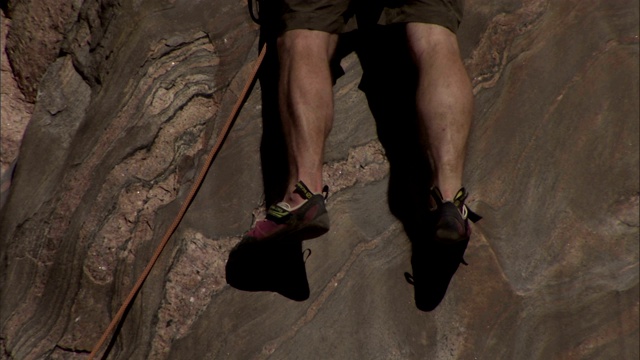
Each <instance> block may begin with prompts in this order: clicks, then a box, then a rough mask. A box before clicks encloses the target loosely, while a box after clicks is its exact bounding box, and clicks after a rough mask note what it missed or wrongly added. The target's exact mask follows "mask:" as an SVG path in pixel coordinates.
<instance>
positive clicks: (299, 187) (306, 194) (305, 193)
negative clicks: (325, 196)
mask: <svg viewBox="0 0 640 360" xmlns="http://www.w3.org/2000/svg"><path fill="white" fill-rule="evenodd" d="M293 192H295V193H297V194H299V195H300V196H302V197H303V198H304V199H306V200H309V199H311V198H312V197H313V193H312V192H311V190H309V188H308V187H307V185H305V184H304V183H303V182H302V180H300V181H298V183H297V184H296V189H295V190H294V191H293Z"/></svg>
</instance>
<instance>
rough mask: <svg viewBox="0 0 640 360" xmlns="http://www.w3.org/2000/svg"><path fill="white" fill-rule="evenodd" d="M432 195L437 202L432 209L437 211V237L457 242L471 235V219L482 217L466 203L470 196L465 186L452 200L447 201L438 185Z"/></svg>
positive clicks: (474, 220)
mask: <svg viewBox="0 0 640 360" xmlns="http://www.w3.org/2000/svg"><path fill="white" fill-rule="evenodd" d="M431 196H432V198H433V201H434V203H435V208H433V209H432V211H433V212H434V213H435V217H436V222H435V224H436V226H435V230H436V231H435V239H436V240H437V241H440V242H442V243H448V244H452V243H457V242H459V241H462V240H465V239H468V238H469V237H470V236H471V227H470V226H469V221H468V220H471V221H473V222H476V221H478V220H480V219H481V218H482V217H480V216H479V215H477V214H476V213H474V212H472V211H471V210H469V209H468V208H467V206H466V205H465V204H464V201H465V199H466V198H467V196H468V193H467V191H466V190H465V189H464V188H461V189H460V190H458V192H457V193H456V195H455V196H454V197H453V200H451V201H445V200H444V199H443V198H442V193H441V192H440V189H438V188H437V187H435V186H434V187H433V188H432V189H431Z"/></svg>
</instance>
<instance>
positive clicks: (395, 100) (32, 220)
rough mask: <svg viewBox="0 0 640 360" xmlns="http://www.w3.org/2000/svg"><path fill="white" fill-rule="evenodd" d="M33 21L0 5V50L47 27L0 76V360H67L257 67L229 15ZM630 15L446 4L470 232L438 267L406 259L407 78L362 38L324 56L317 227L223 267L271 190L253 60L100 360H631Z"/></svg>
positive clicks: (165, 216) (211, 9)
mask: <svg viewBox="0 0 640 360" xmlns="http://www.w3.org/2000/svg"><path fill="white" fill-rule="evenodd" d="M52 4H53V2H42V1H26V0H25V1H15V2H10V3H9V12H8V14H9V17H11V24H10V25H11V27H12V28H11V30H10V32H9V38H10V39H13V40H11V41H13V44H26V43H27V40H28V39H30V36H35V35H33V34H36V33H37V32H36V31H35V30H28V31H27V30H20V29H31V28H33V27H35V28H38V26H44V25H45V24H54V25H55V26H50V25H47V26H49V31H52V32H53V34H54V35H55V34H57V35H55V36H53V35H52V37H46V36H45V37H41V38H40V39H42V42H39V43H38V44H40V45H38V46H41V49H49V50H50V49H54V48H55V49H58V50H56V51H55V52H54V55H55V56H53V57H51V58H50V60H46V61H45V62H34V63H30V62H29V61H27V60H25V58H24V57H22V58H20V57H19V56H18V55H17V54H18V53H20V54H22V55H20V56H27V55H25V54H27V53H28V51H27V49H26V48H25V47H20V46H18V45H13V46H14V49H16V50H15V51H16V53H15V54H14V57H11V56H12V55H11V53H10V57H11V62H12V68H9V67H6V66H5V65H4V64H5V63H4V62H3V74H2V75H3V80H2V84H3V94H2V96H3V98H2V111H3V113H2V117H3V135H2V136H3V138H2V142H3V153H4V151H5V147H4V146H5V145H4V143H5V141H6V140H5V139H7V138H5V135H4V126H5V125H4V124H5V119H4V118H5V114H6V112H5V111H8V110H6V109H7V108H9V107H10V106H12V105H10V104H11V103H10V102H6V101H5V94H6V93H5V90H4V89H5V82H6V81H5V79H7V78H6V77H5V76H7V72H8V71H13V74H14V76H15V77H16V78H17V79H18V83H20V84H22V85H21V86H22V89H24V90H25V93H26V94H27V97H26V99H29V95H28V94H29V91H34V92H33V93H32V94H35V89H36V87H37V91H38V92H37V101H36V104H35V107H34V108H33V111H32V112H33V114H32V116H31V118H30V123H29V126H28V128H27V130H26V132H25V134H24V138H23V139H22V147H21V148H20V155H19V158H18V161H17V165H16V169H15V172H14V173H13V177H12V178H10V179H9V180H8V181H10V184H11V187H10V189H9V196H8V198H7V200H6V203H5V204H4V206H3V207H2V210H1V217H0V219H1V220H0V259H1V260H0V261H1V263H0V266H1V267H2V277H1V280H0V281H1V282H0V287H1V289H2V292H1V295H0V328H1V330H0V347H1V349H0V350H1V351H0V358H7V359H40V358H51V359H82V358H86V357H87V355H88V352H89V350H90V349H91V348H92V346H93V344H95V342H96V341H97V340H98V338H99V337H100V335H101V333H102V331H103V330H104V329H105V328H106V326H107V324H108V322H109V321H110V319H111V317H112V316H113V315H114V313H115V312H116V311H117V308H118V307H119V305H120V304H121V302H122V301H123V299H124V297H125V296H126V294H127V293H128V291H129V289H130V288H131V287H132V285H133V283H134V282H135V279H136V277H137V276H138V274H139V273H140V272H141V271H142V269H143V268H144V266H145V265H146V263H147V261H148V259H149V258H150V257H151V254H152V252H153V250H154V249H155V246H156V245H157V243H158V242H159V240H160V238H161V237H162V235H163V233H164V231H165V229H166V228H167V227H168V226H169V224H170V223H171V221H172V219H173V216H174V215H175V214H176V212H177V211H178V208H179V206H180V202H181V201H182V200H183V199H184V198H185V196H186V194H187V191H188V189H189V187H190V186H191V185H192V182H193V180H194V177H195V175H196V173H197V171H198V169H199V167H200V164H201V163H202V162H203V159H204V156H205V154H206V152H207V151H208V149H210V148H211V146H212V142H213V137H214V135H215V134H217V133H218V132H219V130H220V128H221V125H222V122H223V121H224V120H225V119H226V116H227V115H228V114H229V112H230V110H231V107H232V104H233V102H234V101H235V99H236V98H237V96H238V93H239V91H240V89H241V87H242V86H243V82H244V80H245V79H246V77H247V76H248V72H249V71H250V68H251V65H252V62H253V61H254V59H255V58H256V56H257V51H258V43H259V35H260V33H259V30H258V27H257V26H256V25H254V24H253V23H252V22H251V20H250V18H249V16H248V14H247V8H246V4H245V2H243V1H237V0H222V1H218V2H216V4H215V5H212V3H211V2H208V1H191V0H189V1H187V0H165V1H157V0H121V1H106V0H105V1H99V0H85V1H83V2H80V1H78V2H73V1H67V2H63V1H61V2H60V4H63V5H64V6H58V7H56V6H54V5H52ZM27 5H28V8H29V12H28V14H31V15H28V16H27V15H18V12H17V9H18V7H19V6H27ZM638 5H639V4H638V1H637V0H612V1H607V2H604V1H596V0H588V1H572V0H562V1H548V0H532V1H519V0H500V1H498V0H496V1H490V2H480V1H476V0H467V1H466V20H465V22H464V23H463V28H462V29H461V30H460V34H459V37H460V43H461V48H462V53H463V57H464V58H465V64H466V66H467V68H468V70H469V73H470V75H471V77H472V79H473V86H474V93H475V94H476V117H475V123H474V128H473V133H472V138H471V141H470V144H469V156H468V162H467V164H468V165H467V172H466V185H467V187H468V188H469V190H470V192H471V198H470V201H469V204H470V206H471V208H473V209H475V210H477V211H478V212H479V213H481V214H482V215H483V216H484V219H483V220H482V221H481V222H479V223H478V224H476V225H474V227H473V229H474V235H473V236H472V239H471V241H470V242H469V243H468V245H467V244H463V245H464V246H463V247H458V248H456V249H453V250H452V249H443V248H438V247H437V246H433V245H429V244H428V243H427V244H424V243H422V242H420V240H421V239H422V238H421V235H422V233H421V232H420V230H421V227H423V226H424V224H423V223H421V221H424V220H419V219H423V218H422V217H420V216H418V218H417V219H418V220H416V219H415V218H413V215H414V214H418V215H420V214H424V213H425V212H426V209H425V206H424V199H425V194H424V192H425V191H424V188H425V186H426V185H425V183H426V181H428V176H429V172H428V171H427V170H425V169H426V164H427V162H426V160H425V159H423V158H421V157H419V156H416V153H417V150H416V139H415V138H414V136H415V130H414V128H413V125H412V124H413V123H412V122H411V121H409V119H410V118H411V115H412V114H411V111H410V108H411V106H410V102H411V96H410V92H411V91H410V90H411V84H412V79H413V77H412V72H411V67H410V66H406V63H404V62H403V61H406V58H404V57H403V56H402V55H401V54H402V50H401V49H402V42H401V41H397V39H395V38H394V37H393V36H394V35H397V34H393V33H390V34H386V33H385V34H384V36H382V37H379V38H377V39H376V40H375V41H373V42H370V41H368V40H367V38H366V37H362V38H359V36H360V35H357V36H347V37H345V38H344V39H343V40H344V41H343V44H345V45H344V46H342V45H341V48H340V51H341V52H340V54H341V55H342V56H341V57H342V59H341V65H342V67H343V68H344V70H345V74H344V75H343V76H341V77H340V78H338V79H337V83H336V87H335V95H336V120H335V125H334V129H333V132H332V134H331V136H330V138H329V141H328V147H327V154H326V155H327V156H326V160H327V164H326V166H325V173H324V175H325V180H326V182H327V183H328V184H329V185H330V186H331V193H330V197H329V202H328V208H329V211H330V214H331V215H332V228H331V231H330V232H329V233H328V234H327V235H325V236H323V237H322V238H321V239H318V240H314V241H310V242H305V243H304V244H303V245H302V247H301V246H300V244H291V245H290V246H283V247H280V248H266V249H256V251H255V253H244V254H243V253H237V252H234V253H231V249H232V248H233V246H234V245H235V244H236V243H237V242H238V240H239V239H240V236H241V235H242V233H243V232H244V231H245V230H246V229H248V227H249V226H250V225H251V223H252V222H253V221H254V220H255V218H257V217H260V216H263V212H264V206H265V204H267V203H270V202H272V201H274V199H276V198H277V196H278V191H280V186H281V182H280V180H281V179H282V174H283V171H282V169H283V162H282V151H283V150H282V149H283V148H282V143H281V141H280V139H281V137H280V136H281V135H280V133H279V128H278V125H277V124H278V120H277V116H274V101H273V100H274V87H273V86H274V79H273V74H275V73H277V68H276V67H275V62H274V58H273V56H272V55H270V56H269V57H268V58H267V60H266V62H265V64H264V67H263V72H262V73H261V76H260V81H259V82H258V83H257V84H256V85H255V87H254V89H253V92H252V94H251V96H250V97H249V98H248V100H247V102H246V104H245V106H244V108H243V110H242V113H241V114H240V116H239V117H238V119H237V120H236V123H235V125H234V128H233V130H232V132H231V133H230V135H229V136H228V139H227V142H226V143H225V145H224V147H223V149H222V151H221V153H220V154H219V155H218V156H217V158H216V160H215V163H214V165H213V166H212V168H211V169H210V171H209V173H208V175H207V177H206V179H205V182H204V184H203V185H202V187H201V188H200V190H199V192H198V196H197V197H196V199H195V201H194V203H193V204H192V205H191V207H190V208H189V211H188V212H187V215H186V217H185V219H184V221H183V222H182V223H181V225H180V227H179V229H178V231H177V233H176V234H175V235H174V236H173V238H172V240H171V242H170V243H169V245H168V247H167V248H166V249H165V251H164V253H163V255H162V256H161V257H160V259H159V262H158V264H157V265H156V267H155V268H154V270H153V272H152V273H151V275H150V277H149V279H148V280H147V282H146V283H145V285H144V287H143V288H142V291H141V292H140V293H139V294H138V296H137V297H136V299H135V302H134V304H133V306H132V307H131V309H130V311H129V312H128V313H127V316H126V318H125V321H124V322H123V324H122V327H121V328H120V329H119V331H118V333H117V336H116V337H115V338H114V341H113V342H112V343H111V346H110V347H109V353H108V356H107V358H109V359H147V358H151V359H192V358H193V359H199V358H216V359H218V358H220V359H268V358H269V359H300V358H304V359H549V358H551V359H614V358H615V359H637V358H638V356H639V354H638V348H639V342H638V337H639V324H638V316H639V314H638V307H639V301H638V291H639V288H638V277H639V275H638V258H639V254H638V237H639V235H640V234H639V226H640V225H639V221H638V218H639V206H640V205H639V193H640V192H639V191H640V189H639V185H638V184H639V183H640V174H639V172H640V170H639V162H640V156H639V153H640V149H639V146H640V145H639V135H640V129H639V121H638V119H639V117H640V113H639V100H638V99H639V95H640V94H639V91H638V87H639V80H638V78H639V73H638V72H639V70H638V69H639V64H638V53H639V51H638V46H639V39H638V20H639V15H638ZM65 6H66V7H65ZM51 9H56V11H67V12H69V13H68V16H70V17H65V18H60V16H61V15H60V13H59V12H56V11H52V10H51ZM34 14H38V15H34ZM65 14H66V13H65ZM69 14H71V15H69ZM20 16H24V17H23V18H20ZM29 16H31V17H29ZM33 16H37V17H38V19H39V24H34V23H33V21H28V19H33ZM25 19H27V20H25ZM16 23H20V24H21V25H20V26H25V27H24V28H21V27H18V26H17V25H16V27H15V28H14V27H13V26H14V24H16ZM8 24H9V22H8V21H5V19H4V18H3V26H5V25H8ZM29 26H31V28H30V27H29ZM16 29H17V30H16ZM43 29H44V28H43ZM3 31H4V30H3ZM12 34H13V35H12ZM38 34H41V33H38ZM387 36H389V37H387ZM11 41H7V47H10V44H11V43H12V42H11ZM372 44H373V45H375V46H371V45H372ZM3 48H4V43H3ZM18 49H19V51H18ZM353 50H355V53H354V52H353ZM29 51H34V50H33V49H31V50H29ZM43 51H44V50H43ZM398 54H400V55H398ZM387 55H393V56H387ZM27 57H28V56H27ZM44 58H45V57H44V56H43V59H44ZM5 69H6V70H5ZM11 69H12V70H11ZM380 69H383V70H384V71H378V70H380ZM25 74H31V75H29V76H28V77H27V76H26V75H25ZM34 74H41V75H38V76H41V77H42V80H41V81H40V82H37V81H36V82H34V79H35V78H36V75H34ZM27 78H28V79H31V80H30V81H31V82H28V84H29V85H28V86H31V88H29V87H28V86H27V87H25V86H26V85H24V84H25V83H21V82H24V81H25V79H27ZM8 79H11V78H10V77H9V78H8ZM14 88H15V87H14ZM28 89H32V90H28ZM360 89H362V91H361V90H360ZM13 94H16V95H15V98H19V94H18V93H16V92H14V93H13ZM12 98H13V97H12ZM369 109H371V111H370V110H369ZM29 111H31V110H26V108H20V109H19V110H18V111H16V113H20V114H26V113H28V112H29ZM21 116H24V115H21ZM13 119H14V118H13V117H12V118H11V126H13V125H14V120H13ZM15 119H16V120H15V124H16V126H18V123H19V120H18V119H19V117H17V116H16V117H15ZM11 139H14V140H12V141H16V142H17V141H18V140H17V139H19V137H17V136H14V137H12V138H11ZM12 151H15V150H12ZM4 161H5V157H4V155H3V166H4ZM3 171H4V168H3ZM3 184H4V180H3ZM3 186H4V185H3ZM409 240H411V241H409ZM465 248H466V251H465ZM462 252H464V259H465V260H466V262H467V263H468V264H469V265H468V266H460V267H458V261H459V256H460V255H461V253H462ZM449 257H452V258H453V259H455V262H454V263H451V262H450V261H447V259H448V258H449ZM453 272H455V275H454V276H453V279H452V280H451V282H450V283H449V278H448V277H447V276H446V274H449V276H450V275H451V274H452V273H453ZM444 273H446V274H444ZM443 274H444V275H443ZM443 279H444V281H443ZM225 280H226V281H225ZM432 280H433V281H432ZM227 282H229V283H231V284H233V286H230V285H229V284H227ZM445 290H446V295H445V293H444V291H445ZM442 296H444V298H442ZM425 297H426V298H425ZM425 299H426V300H425ZM424 310H426V311H424Z"/></svg>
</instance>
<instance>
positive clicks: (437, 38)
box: [407, 23, 460, 59]
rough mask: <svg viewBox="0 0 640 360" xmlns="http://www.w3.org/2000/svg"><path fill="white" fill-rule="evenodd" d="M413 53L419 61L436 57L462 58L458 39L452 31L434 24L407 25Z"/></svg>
mask: <svg viewBox="0 0 640 360" xmlns="http://www.w3.org/2000/svg"><path fill="white" fill-rule="evenodd" d="M407 38H408V43H409V47H410V49H411V52H412V53H413V54H414V56H415V57H416V58H417V59H420V58H422V57H424V56H430V57H433V56H434V55H446V56H456V57H459V56H460V50H459V48H458V39H457V37H456V34H455V33H453V32H452V31H451V30H449V29H447V28H445V27H442V26H439V25H433V24H423V23H409V24H407Z"/></svg>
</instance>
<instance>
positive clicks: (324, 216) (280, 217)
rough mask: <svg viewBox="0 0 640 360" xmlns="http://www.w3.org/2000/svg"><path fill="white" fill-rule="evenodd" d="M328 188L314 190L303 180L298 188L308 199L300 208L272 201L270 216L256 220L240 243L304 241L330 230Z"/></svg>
mask: <svg viewBox="0 0 640 360" xmlns="http://www.w3.org/2000/svg"><path fill="white" fill-rule="evenodd" d="M328 190H329V188H328V187H327V186H325V187H324V189H323V190H322V194H314V193H312V192H311V191H310V190H309V188H308V187H307V186H306V185H305V184H304V183H303V182H302V181H299V182H298V183H297V184H296V189H295V191H294V192H295V193H297V194H299V195H300V196H302V197H303V198H304V199H305V201H304V203H302V204H301V205H299V206H297V207H296V208H292V207H291V206H290V205H289V204H287V203H285V202H280V203H278V204H275V205H272V206H271V207H269V209H268V211H267V217H266V218H265V219H264V220H259V221H258V222H256V224H255V226H254V227H253V228H252V229H251V230H249V232H247V233H246V234H245V235H244V236H243V237H242V241H241V242H240V244H243V245H248V244H256V243H267V242H280V241H302V240H307V239H313V238H316V237H318V236H320V235H322V234H324V233H326V232H327V231H329V214H328V213H327V209H326V207H325V200H326V198H327V194H328Z"/></svg>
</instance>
